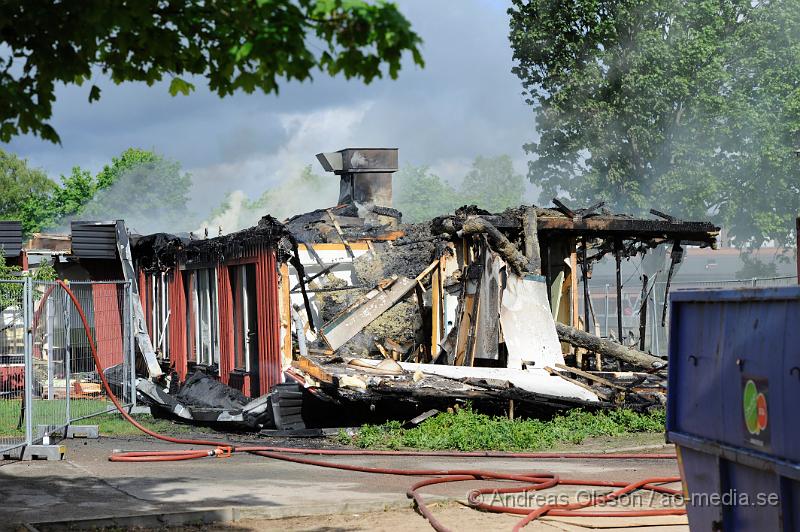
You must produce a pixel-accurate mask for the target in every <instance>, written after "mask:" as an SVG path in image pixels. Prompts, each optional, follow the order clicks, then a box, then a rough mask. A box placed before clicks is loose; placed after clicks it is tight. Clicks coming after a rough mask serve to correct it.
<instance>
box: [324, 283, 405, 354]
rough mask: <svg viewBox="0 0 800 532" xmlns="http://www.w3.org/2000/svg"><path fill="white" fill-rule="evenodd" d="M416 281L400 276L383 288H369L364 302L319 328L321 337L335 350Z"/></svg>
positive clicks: (382, 311)
mask: <svg viewBox="0 0 800 532" xmlns="http://www.w3.org/2000/svg"><path fill="white" fill-rule="evenodd" d="M417 282H418V281H415V280H414V279H408V278H407V277H400V278H398V279H396V280H394V282H392V284H391V285H390V286H388V287H386V288H384V289H382V288H375V289H374V290H371V291H370V292H369V293H368V294H366V296H364V299H366V301H365V302H363V303H361V304H359V305H357V306H356V307H355V308H351V309H349V310H346V311H345V312H343V313H342V314H340V315H339V316H337V317H335V318H334V319H332V320H331V321H330V322H328V323H326V324H325V325H324V326H323V327H322V328H321V329H320V333H321V334H322V337H323V339H324V340H325V342H326V343H327V344H328V346H329V347H330V348H331V349H333V350H334V351H336V350H337V349H339V348H340V347H342V346H343V345H344V344H345V343H346V342H347V341H348V340H350V339H351V338H352V337H353V336H355V335H356V334H358V332H359V331H361V330H362V329H363V328H364V327H366V326H367V325H369V324H370V323H372V322H373V321H375V320H376V319H377V318H378V317H379V316H380V315H381V314H383V313H384V312H386V311H387V310H389V309H390V308H391V307H392V306H393V305H394V304H395V303H397V302H398V301H399V300H400V299H402V298H403V297H404V296H405V295H406V294H408V293H409V292H410V291H411V290H413V289H414V287H415V286H417Z"/></svg>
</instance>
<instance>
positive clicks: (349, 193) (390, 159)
mask: <svg viewBox="0 0 800 532" xmlns="http://www.w3.org/2000/svg"><path fill="white" fill-rule="evenodd" d="M317 159H318V160H319V162H320V163H321V164H322V167H323V168H324V169H325V171H327V172H333V173H334V174H336V175H338V176H340V179H341V180H340V182H339V205H342V204H352V203H359V204H362V205H371V206H378V207H391V206H392V174H393V173H394V172H396V171H397V148H345V149H343V150H339V151H335V152H329V153H318V154H317Z"/></svg>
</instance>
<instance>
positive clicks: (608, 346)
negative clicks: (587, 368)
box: [556, 322, 665, 369]
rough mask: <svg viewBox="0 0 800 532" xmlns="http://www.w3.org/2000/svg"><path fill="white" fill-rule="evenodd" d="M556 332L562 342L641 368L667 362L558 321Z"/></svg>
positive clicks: (657, 366) (659, 365) (655, 366)
mask: <svg viewBox="0 0 800 532" xmlns="http://www.w3.org/2000/svg"><path fill="white" fill-rule="evenodd" d="M556 332H558V338H559V340H561V341H562V342H567V343H568V344H570V345H572V346H575V347H582V348H583V349H586V350H588V351H592V352H595V353H600V354H601V355H603V356H607V357H612V358H616V359H617V360H621V361H622V362H626V363H628V364H631V365H634V366H637V367H640V368H646V369H653V368H660V367H662V366H664V364H665V362H664V361H663V360H661V359H660V358H658V357H654V356H653V355H649V354H647V353H643V352H641V351H639V350H638V349H633V348H632V347H625V346H624V345H621V344H618V343H616V342H611V341H608V340H604V339H602V338H600V337H598V336H595V335H593V334H590V333H587V332H585V331H581V330H580V329H576V328H575V327H570V326H569V325H565V324H563V323H558V322H556Z"/></svg>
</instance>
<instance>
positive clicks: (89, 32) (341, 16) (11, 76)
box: [0, 0, 423, 142]
mask: <svg viewBox="0 0 800 532" xmlns="http://www.w3.org/2000/svg"><path fill="white" fill-rule="evenodd" d="M0 42H2V43H3V44H4V45H5V46H6V47H7V48H9V49H10V52H11V53H10V54H3V55H2V56H0V141H3V142H7V141H8V140H9V139H10V138H11V137H13V136H15V135H18V134H20V133H28V132H31V133H34V134H36V135H39V136H41V137H42V138H44V139H47V140H50V141H53V142H58V141H59V137H58V134H57V133H56V131H55V130H54V129H53V127H52V126H51V125H50V124H48V120H49V119H50V117H51V115H52V104H53V101H54V100H55V92H54V89H55V87H56V85H58V84H60V83H64V84H78V85H81V84H82V83H84V82H86V81H88V80H90V79H92V77H93V76H94V75H96V74H97V72H98V71H100V72H102V73H103V74H105V75H108V76H109V77H110V78H111V79H112V80H113V81H114V82H115V83H117V84H119V83H122V82H124V81H143V82H145V83H147V84H148V85H152V84H153V83H155V82H157V81H160V80H162V79H164V78H167V79H170V80H171V82H170V85H169V92H170V93H171V94H172V95H173V96H174V95H176V94H178V93H181V94H188V93H189V92H191V91H192V90H193V89H194V85H193V84H192V83H191V82H190V81H187V79H191V77H192V76H197V77H202V78H205V81H206V82H207V83H208V86H209V88H210V89H211V90H212V91H213V92H215V93H217V94H218V95H219V96H227V95H230V94H232V93H234V92H235V91H237V90H243V91H245V92H248V93H250V92H253V91H255V90H257V89H258V90H261V91H263V92H265V93H273V92H277V91H278V86H279V82H280V81H285V80H300V81H303V80H307V79H310V78H311V77H312V73H314V72H315V71H321V72H323V73H324V74H327V75H331V76H333V75H337V74H342V75H344V76H345V77H346V78H348V79H351V78H356V79H361V80H363V81H364V82H366V83H369V82H370V81H372V80H373V79H374V78H376V77H381V76H382V75H383V74H384V73H388V74H389V76H391V77H392V78H395V77H397V74H398V72H399V70H400V67H401V58H402V55H403V53H404V52H410V53H411V54H412V57H413V61H414V62H415V63H416V64H418V65H422V64H423V61H422V57H421V55H420V52H419V45H420V43H421V40H420V38H419V36H418V35H417V34H416V33H415V32H414V31H413V30H412V29H411V26H410V24H409V22H408V20H407V19H406V18H405V17H404V16H403V15H402V14H401V13H400V11H399V10H398V8H397V6H396V5H394V4H393V3H388V2H382V1H380V2H374V3H370V2H367V1H364V0H229V1H227V2H195V1H191V0H167V1H158V0H141V1H137V2H125V3H111V4H110V3H108V2H98V1H94V0H90V1H84V2H55V3H53V2H45V3H37V2H23V1H16V2H5V3H4V4H3V6H2V7H0ZM184 78H187V79H184ZM99 98H100V89H99V88H98V87H97V85H92V86H91V87H90V88H89V90H88V99H89V101H90V102H91V101H94V100H97V99H99Z"/></svg>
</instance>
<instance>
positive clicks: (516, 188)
mask: <svg viewBox="0 0 800 532" xmlns="http://www.w3.org/2000/svg"><path fill="white" fill-rule="evenodd" d="M460 191H461V196H462V201H463V202H464V203H469V204H474V205H477V206H478V207H480V208H482V209H486V210H487V211H490V212H500V211H503V210H505V209H507V208H508V207H515V206H518V205H520V204H521V203H522V195H523V194H524V193H525V178H524V177H523V176H522V175H521V174H518V173H517V172H515V171H514V165H513V164H512V162H511V157H509V156H508V155H500V156H498V157H483V156H480V155H479V156H478V157H476V158H475V160H474V161H473V162H472V169H471V170H470V171H469V173H468V174H467V175H466V176H465V177H464V181H462V182H461V187H460Z"/></svg>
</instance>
